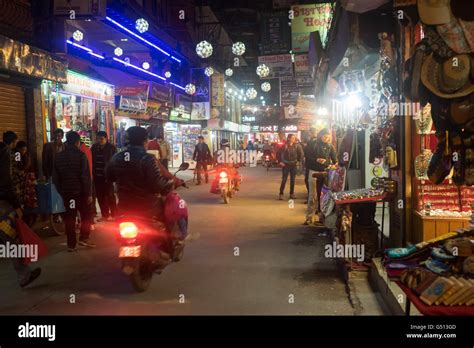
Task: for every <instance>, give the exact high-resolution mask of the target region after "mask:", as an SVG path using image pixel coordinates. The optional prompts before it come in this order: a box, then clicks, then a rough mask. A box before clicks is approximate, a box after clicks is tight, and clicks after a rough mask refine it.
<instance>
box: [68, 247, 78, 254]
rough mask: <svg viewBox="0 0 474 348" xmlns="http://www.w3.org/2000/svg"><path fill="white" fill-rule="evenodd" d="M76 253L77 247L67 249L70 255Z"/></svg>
mask: <svg viewBox="0 0 474 348" xmlns="http://www.w3.org/2000/svg"><path fill="white" fill-rule="evenodd" d="M75 251H77V247H74V248H67V252H68V253H73V252H75Z"/></svg>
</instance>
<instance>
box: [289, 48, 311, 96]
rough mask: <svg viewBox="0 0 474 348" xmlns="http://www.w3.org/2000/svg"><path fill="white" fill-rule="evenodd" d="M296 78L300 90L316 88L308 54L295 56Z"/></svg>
mask: <svg viewBox="0 0 474 348" xmlns="http://www.w3.org/2000/svg"><path fill="white" fill-rule="evenodd" d="M294 64H295V77H296V84H297V85H298V88H300V90H301V89H305V88H311V87H314V83H313V79H312V78H311V76H310V75H309V60H308V55H307V54H298V55H295V63H294Z"/></svg>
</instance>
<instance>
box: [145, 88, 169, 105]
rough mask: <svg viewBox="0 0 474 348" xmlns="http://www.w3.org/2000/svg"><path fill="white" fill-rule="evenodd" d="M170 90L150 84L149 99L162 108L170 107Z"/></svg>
mask: <svg viewBox="0 0 474 348" xmlns="http://www.w3.org/2000/svg"><path fill="white" fill-rule="evenodd" d="M171 97H172V89H171V88H169V87H168V86H163V85H160V84H158V83H155V82H151V85H150V94H149V98H150V99H154V100H156V101H158V102H160V103H163V104H164V106H168V107H169V106H171V102H172V98H171Z"/></svg>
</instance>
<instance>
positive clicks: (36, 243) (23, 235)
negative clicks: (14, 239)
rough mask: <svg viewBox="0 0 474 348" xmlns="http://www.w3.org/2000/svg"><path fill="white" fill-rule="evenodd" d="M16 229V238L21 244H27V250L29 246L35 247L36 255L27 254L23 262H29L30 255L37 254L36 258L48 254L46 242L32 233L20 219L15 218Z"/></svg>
mask: <svg viewBox="0 0 474 348" xmlns="http://www.w3.org/2000/svg"><path fill="white" fill-rule="evenodd" d="M15 223H16V231H17V233H18V238H19V239H20V242H21V244H23V245H27V246H28V248H27V250H31V249H30V248H32V247H33V248H35V250H36V251H37V255H32V254H31V255H29V256H30V257H25V258H24V259H23V262H24V263H25V264H29V263H30V262H31V261H32V260H31V257H34V256H37V257H38V258H41V257H44V256H46V255H47V254H48V248H47V247H46V244H44V242H43V241H42V240H41V238H40V237H38V235H37V234H36V233H34V232H33V231H32V230H31V228H30V227H29V226H28V225H27V224H26V223H25V222H24V221H23V220H22V219H18V218H17V219H16V221H15Z"/></svg>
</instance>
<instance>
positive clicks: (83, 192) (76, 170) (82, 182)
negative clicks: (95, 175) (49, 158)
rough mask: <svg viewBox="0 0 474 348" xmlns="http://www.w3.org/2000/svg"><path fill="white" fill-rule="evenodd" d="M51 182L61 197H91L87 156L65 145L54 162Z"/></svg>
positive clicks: (73, 147) (74, 147)
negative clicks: (52, 181)
mask: <svg viewBox="0 0 474 348" xmlns="http://www.w3.org/2000/svg"><path fill="white" fill-rule="evenodd" d="M54 169H55V170H54V173H53V180H54V183H55V185H56V188H57V189H58V192H59V193H60V194H61V196H64V195H79V196H81V197H90V196H91V175H90V170H89V162H88V161H87V156H86V155H85V153H84V152H82V151H81V150H80V149H79V148H77V147H76V146H71V145H66V147H65V149H64V151H61V152H60V153H58V154H57V155H56V158H55V160H54Z"/></svg>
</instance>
